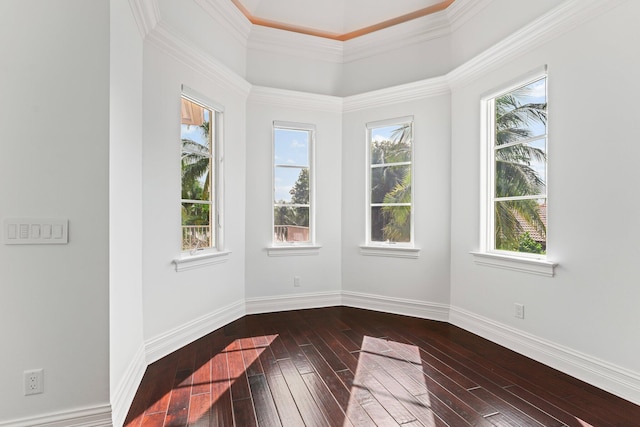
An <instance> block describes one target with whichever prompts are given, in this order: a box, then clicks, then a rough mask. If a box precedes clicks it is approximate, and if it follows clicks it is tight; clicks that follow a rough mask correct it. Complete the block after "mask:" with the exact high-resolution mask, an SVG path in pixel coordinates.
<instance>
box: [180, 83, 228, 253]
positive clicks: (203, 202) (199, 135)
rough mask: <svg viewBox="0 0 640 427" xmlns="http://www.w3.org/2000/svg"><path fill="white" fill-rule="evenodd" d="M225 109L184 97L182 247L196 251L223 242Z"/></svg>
mask: <svg viewBox="0 0 640 427" xmlns="http://www.w3.org/2000/svg"><path fill="white" fill-rule="evenodd" d="M220 115H221V113H220V112H219V111H217V110H215V109H213V108H211V107H208V106H206V105H205V104H204V103H201V102H199V101H196V100H195V99H192V98H191V97H189V96H186V95H183V96H182V98H181V124H180V146H181V156H180V166H181V196H180V199H181V248H182V251H189V252H191V253H195V252H196V251H199V250H204V249H211V248H218V246H219V245H220V241H221V239H220V233H219V227H220V223H221V221H220V219H219V215H220V209H219V206H218V200H219V196H220V194H219V179H218V178H219V172H220V170H219V169H220V168H219V164H218V161H217V160H218V159H219V158H220V153H219V146H220V144H219V141H218V140H219V137H220V135H221V132H220V129H219V128H220V123H221V120H220Z"/></svg>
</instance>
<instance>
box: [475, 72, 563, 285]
mask: <svg viewBox="0 0 640 427" xmlns="http://www.w3.org/2000/svg"><path fill="white" fill-rule="evenodd" d="M543 78H544V79H545V90H546V94H545V98H546V99H547V100H548V93H549V91H548V83H549V76H548V72H547V67H546V66H545V67H543V68H542V69H536V70H533V71H531V72H530V73H527V74H525V75H523V76H521V77H519V78H518V79H515V80H513V81H511V82H509V83H507V84H505V85H504V86H501V87H500V88H499V89H497V90H492V91H490V92H488V93H487V94H485V95H483V96H482V97H481V106H480V117H481V124H480V129H481V150H480V151H481V156H480V158H481V164H480V185H481V191H480V197H481V199H480V249H479V250H478V251H472V252H471V253H472V255H473V256H474V262H475V263H476V264H477V265H483V266H489V267H495V268H501V269H507V270H514V271H520V272H525V273H531V274H537V275H542V276H549V277H552V276H553V275H554V270H555V267H556V266H557V263H555V262H552V261H550V260H548V259H547V255H546V254H531V253H526V252H515V251H507V250H500V249H496V248H495V231H494V230H495V202H496V197H495V185H496V182H495V153H496V148H495V147H496V146H495V99H496V98H498V97H500V96H503V95H505V94H507V93H509V92H512V91H514V90H516V89H518V88H521V87H523V86H526V85H528V84H531V83H533V82H535V81H538V80H540V79H543ZM548 134H549V130H548V123H547V126H546V133H545V134H544V135H539V136H537V137H536V138H535V140H539V139H542V138H544V139H545V145H546V147H547V149H546V152H547V155H548V141H549V136H548ZM548 175H549V173H548V162H547V176H546V180H545V184H546V185H545V194H544V197H543V198H545V199H546V200H547V217H548V206H549V202H548V201H549V197H548V194H549V193H548V188H549V179H548ZM536 196H540V195H536ZM520 198H521V197H518V199H520ZM524 198H535V199H539V198H541V197H534V196H531V197H528V196H526V197H524ZM500 199H503V198H500ZM547 241H548V240H547ZM547 247H548V245H547Z"/></svg>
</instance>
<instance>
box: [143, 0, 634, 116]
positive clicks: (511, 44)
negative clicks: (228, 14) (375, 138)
mask: <svg viewBox="0 0 640 427" xmlns="http://www.w3.org/2000/svg"><path fill="white" fill-rule="evenodd" d="M131 1H132V2H145V4H147V5H150V4H154V3H155V1H156V0H131ZM196 1H199V2H200V1H206V2H212V1H217V0H196ZM458 1H461V0H457V1H456V2H454V4H457V3H458ZM466 1H467V0H462V2H461V3H460V4H463V5H464V4H465V3H464V2H466ZM478 1H479V2H485V4H486V2H488V1H491V0H478ZM626 1H630V0H566V1H564V2H563V3H562V4H560V5H559V6H557V7H556V8H554V9H552V10H551V11H549V12H548V13H546V14H544V15H543V16H541V17H540V18H538V19H536V20H535V21H533V22H532V23H530V24H529V25H527V26H525V27H523V28H522V29H520V30H519V31H517V32H515V33H513V34H512V35H510V36H508V37H506V38H504V39H503V40H502V41H500V42H499V43H497V44H495V45H494V46H492V47H491V48H489V49H487V50H485V51H484V52H482V53H480V54H479V55H477V56H476V57H474V58H473V59H471V60H469V61H467V62H465V63H464V64H462V65H460V66H459V67H457V68H455V69H453V70H452V71H450V72H449V73H447V74H445V75H443V76H438V77H433V78H429V79H425V80H421V81H417V82H412V83H407V84H402V85H398V86H393V87H389V88H384V89H380V90H374V91H371V92H366V93H362V94H357V95H352V96H347V97H344V98H342V97H337V96H329V95H318V94H312V93H306V92H298V91H292V90H284V89H275V88H266V87H260V86H252V85H251V84H250V83H249V82H247V81H246V80H245V79H244V78H242V77H241V76H239V75H238V74H236V73H235V72H233V71H232V70H230V69H229V68H227V67H226V66H224V65H223V64H221V63H220V62H219V61H217V60H216V59H215V58H213V57H212V56H211V55H209V54H207V53H205V52H203V51H202V50H200V49H198V48H196V47H193V46H192V44H191V43H189V41H188V40H186V39H184V38H182V36H180V35H179V34H178V33H177V32H175V31H174V30H172V29H171V28H169V27H168V25H166V24H164V23H163V22H159V23H156V24H155V26H154V27H153V30H151V31H150V32H149V34H148V35H147V38H148V39H149V41H150V42H151V43H152V44H154V45H155V46H157V47H159V48H160V49H162V50H164V51H165V52H167V53H168V54H169V55H171V56H173V57H174V58H176V59H177V60H179V61H180V62H182V63H184V64H186V65H187V66H189V67H191V68H192V69H194V70H196V71H198V72H200V73H202V74H204V75H206V76H209V77H210V78H213V79H214V80H216V81H222V82H223V83H226V84H228V85H230V86H231V87H233V88H235V89H236V90H237V91H238V92H239V93H240V94H241V95H242V96H244V97H249V101H251V102H256V103H263V104H267V103H268V104H272V105H278V106H282V107H288V108H299V109H307V110H315V111H326V112H337V111H342V112H353V111H358V110H363V109H368V108H375V107H380V106H384V105H392V104H397V103H401V102H407V101H411V100H416V99H424V98H428V97H432V96H440V95H443V94H446V93H448V92H449V91H450V89H452V88H456V87H460V86H463V85H465V84H467V83H469V82H471V81H473V80H475V79H477V78H479V77H481V76H482V75H484V74H486V73H487V72H489V71H491V70H493V69H495V68H497V67H498V66H500V65H502V64H504V63H506V62H508V61H512V60H514V59H516V58H518V57H519V56H521V55H522V54H524V53H525V52H529V51H531V50H532V49H535V48H537V47H539V46H541V45H543V44H545V43H548V42H549V41H551V40H553V39H555V38H557V37H559V36H560V35H562V34H565V33H566V32H568V31H571V30H572V29H574V28H576V27H577V26H579V25H581V24H582V23H585V22H587V21H589V20H591V19H593V18H595V17H597V16H599V15H601V14H603V13H605V12H607V11H609V10H611V9H612V8H614V7H616V6H618V5H620V4H622V3H624V2H626ZM469 2H470V3H473V2H472V1H471V0H469ZM469 2H468V3H467V4H469ZM141 4H142V3H141ZM451 13H456V14H461V13H464V9H463V11H462V12H460V11H459V10H458V11H456V10H454V11H453V12H451ZM434 15H435V14H434ZM243 16H244V15H243ZM459 16H462V15H459ZM457 19H463V18H457ZM145 22H149V21H145ZM252 31H253V30H252ZM256 31H262V30H256ZM273 31H277V30H273ZM281 35H282V34H280V35H278V36H275V37H280V36H281ZM300 36H301V37H305V38H308V37H311V38H314V37H313V36H307V35H300ZM314 39H319V38H318V37H315V38H314ZM316 41H317V40H314V42H316ZM326 41H327V42H329V43H328V45H329V46H330V47H331V49H333V52H332V54H331V55H332V57H333V60H337V57H338V52H339V46H338V45H337V44H336V43H344V42H337V41H333V40H326ZM276 43H277V42H276ZM340 46H341V45H340ZM317 48H318V49H320V50H321V49H322V45H321V44H318V45H317ZM297 53H298V54H299V52H298V51H297ZM314 55H315V54H314Z"/></svg>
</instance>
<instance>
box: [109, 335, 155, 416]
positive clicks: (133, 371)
mask: <svg viewBox="0 0 640 427" xmlns="http://www.w3.org/2000/svg"><path fill="white" fill-rule="evenodd" d="M146 369H147V362H146V360H145V352H144V345H141V346H140V347H139V348H138V351H136V354H135V355H134V356H133V360H131V363H129V366H128V367H127V370H126V372H125V373H124V375H123V377H122V379H121V380H120V383H119V384H118V386H117V387H116V390H115V391H114V393H113V395H112V396H111V408H112V413H113V415H112V416H113V423H114V425H117V426H121V425H124V421H125V418H126V417H127V413H128V412H129V407H130V406H131V402H133V398H134V397H135V395H136V391H138V386H139V385H140V382H141V381H142V376H143V375H144V372H145V370H146Z"/></svg>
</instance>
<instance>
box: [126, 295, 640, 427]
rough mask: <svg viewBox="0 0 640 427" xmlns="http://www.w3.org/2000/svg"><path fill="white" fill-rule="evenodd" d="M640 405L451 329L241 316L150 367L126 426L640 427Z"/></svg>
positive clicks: (300, 313) (378, 319) (365, 320)
mask: <svg viewBox="0 0 640 427" xmlns="http://www.w3.org/2000/svg"><path fill="white" fill-rule="evenodd" d="M638 420H640V406H638V405H634V404H632V403H630V402H627V401H625V400H623V399H620V398H618V397H616V396H613V395H611V394H609V393H607V392H605V391H603V390H600V389H598V388H596V387H594V386H592V385H589V384H585V383H583V382H581V381H579V380H577V379H575V378H572V377H570V376H568V375H566V374H563V373H561V372H558V371H556V370H553V369H551V368H549V367H548V366H545V365H542V364H540V363H538V362H535V361H532V360H530V359H527V358H526V357H523V356H521V355H519V354H517V353H514V352H511V351H509V350H507V349H505V348H504V347H501V346H499V345H497V344H495V343H491V342H489V341H486V340H484V339H482V338H480V337H478V336H476V335H474V334H471V333H469V332H467V331H464V330H462V329H460V328H458V327H455V326H453V325H450V324H448V323H445V322H437V321H431V320H423V319H417V318H412V317H406V316H400V315H394V314H385V313H378V312H373V311H367V310H363V309H355V308H349V307H341V306H338V307H327V308H318V309H311V310H294V311H289V312H276V313H266V314H257V315H249V316H244V317H243V318H240V319H238V320H236V321H233V322H231V323H230V324H228V325H226V326H225V327H223V328H220V329H218V330H216V331H213V332H212V333H210V334H208V335H206V336H204V337H202V338H200V339H198V340H196V341H194V342H192V343H191V344H189V345H186V346H185V347H183V348H181V349H179V350H177V351H175V352H173V353H171V354H169V355H167V356H166V357H164V358H162V359H160V360H158V361H157V362H155V363H153V364H151V365H149V366H148V367H147V370H146V371H145V374H144V376H143V378H142V380H141V383H140V386H139V389H138V392H137V393H136V396H135V398H134V399H133V402H132V404H131V407H130V410H129V413H128V414H127V417H126V421H125V426H126V427H142V426H145V427H168V426H190V427H204V426H216V427H251V426H261V427H271V426H275V427H278V426H283V427H289V426H292V427H322V426H332V427H333V426H336V427H351V426H353V427H369V426H371V427H373V426H376V427H378V426H382V427H398V426H402V427H425V426H429V427H445V426H449V427H463V426H469V425H473V426H488V425H497V426H505V427H507V426H508V427H513V426H520V427H521V426H533V427H540V426H545V427H565V426H566V427H627V426H629V427H637V426H639V425H640V423H638Z"/></svg>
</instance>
